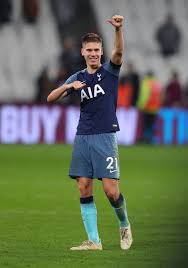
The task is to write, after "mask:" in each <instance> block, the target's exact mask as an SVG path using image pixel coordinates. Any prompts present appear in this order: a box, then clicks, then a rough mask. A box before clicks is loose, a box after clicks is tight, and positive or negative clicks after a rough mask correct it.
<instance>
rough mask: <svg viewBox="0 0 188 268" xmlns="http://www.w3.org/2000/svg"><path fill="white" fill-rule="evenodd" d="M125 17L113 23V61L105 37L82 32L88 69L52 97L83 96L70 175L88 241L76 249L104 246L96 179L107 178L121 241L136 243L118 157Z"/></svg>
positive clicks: (127, 245) (126, 246) (104, 180)
mask: <svg viewBox="0 0 188 268" xmlns="http://www.w3.org/2000/svg"><path fill="white" fill-rule="evenodd" d="M123 21H124V18H123V16H120V15H115V16H113V17H112V18H111V19H109V20H108V22H109V23H110V24H111V25H112V26H113V27H114V29H115V30H114V31H115V38H114V39H115V40H114V48H113V50H112V55H111V59H110V61H108V62H106V63H104V64H101V56H102V54H103V48H102V40H101V38H100V37H99V36H98V35H97V34H94V33H88V34H86V35H84V36H83V37H82V49H81V54H82V56H83V57H84V58H85V61H86V69H84V70H81V71H79V72H77V73H75V74H73V75H72V76H70V77H69V78H68V79H67V81H66V82H65V83H64V84H63V85H62V86H60V87H59V88H57V89H54V90H53V91H52V92H51V93H50V94H49V96H48V99H47V100H48V101H49V102H51V101H56V100H58V99H60V98H61V97H64V96H66V95H68V94H72V93H77V94H79V96H80V119H79V123H78V127H77V133H76V137H75V141H74V148H73V153H72V162H71V166H70V172H69V175H70V177H71V178H73V179H76V181H77V184H78V189H79V192H80V207H81V215H82V219H83V223H84V226H85V230H86V233H87V236H88V240H87V241H84V242H83V243H82V244H81V245H78V246H75V247H72V248H71V250H102V243H101V239H100V237H99V233H98V228H97V209H96V206H95V202H94V198H93V181H94V178H98V179H100V180H102V185H103V189H104V192H105V194H106V196H107V198H108V199H109V201H110V204H111V206H112V207H113V209H114V211H115V213H116V215H117V218H118V222H119V228H120V246H121V249H123V250H126V249H129V248H130V247H131V244H132V234H131V227H130V223H129V220H128V216H127V210H126V202H125V199H124V197H123V195H122V193H121V192H120V190H119V161H118V145H117V137H116V131H118V130H119V125H118V121H117V117H116V105H117V94H118V76H119V72H120V67H121V64H122V58H123V50H124V40H123V31H122V27H123Z"/></svg>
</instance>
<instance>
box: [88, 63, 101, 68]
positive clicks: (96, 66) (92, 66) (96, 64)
mask: <svg viewBox="0 0 188 268" xmlns="http://www.w3.org/2000/svg"><path fill="white" fill-rule="evenodd" d="M90 66H91V68H92V69H97V68H98V67H99V66H100V64H99V63H95V64H90Z"/></svg>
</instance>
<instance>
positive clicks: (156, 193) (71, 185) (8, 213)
mask: <svg viewBox="0 0 188 268" xmlns="http://www.w3.org/2000/svg"><path fill="white" fill-rule="evenodd" d="M71 149H72V148H71V146H65V145H35V146H23V145H1V146H0V268H7V267H11V268H27V267H32V268H43V267H44V268H60V267H61V268H62V267H65V268H66V267H77V268H79V267H99V268H100V267H114V268H116V267H129V268H132V267H133V268H137V267H139V268H142V267H143V268H145V267H160V268H162V267H164V268H172V267H188V257H187V255H188V226H187V225H188V147H149V146H148V147H147V146H146V147H144V146H138V147H120V165H121V182H120V185H121V191H122V192H123V193H124V195H125V197H126V199H127V207H128V214H129V218H130V221H131V223H132V231H133V237H134V244H133V246H132V248H131V249H130V250H129V251H122V250H120V248H119V233H118V224H117V219H116V217H115V214H114V212H113V210H112V208H111V207H110V205H109V203H108V201H107V199H106V197H105V195H104V194H103V192H102V188H101V182H99V181H96V182H95V201H96V205H97V208H98V223H99V231H100V236H101V239H102V242H103V247H104V250H103V251H101V252H71V251H70V250H69V248H70V247H71V246H72V245H77V244H78V243H79V242H81V241H82V240H85V239H86V235H85V232H84V228H83V224H82V221H81V216H80V207H79V195H78V192H77V189H76V184H75V182H74V181H72V180H70V179H68V176H67V173H68V168H69V162H70V157H71Z"/></svg>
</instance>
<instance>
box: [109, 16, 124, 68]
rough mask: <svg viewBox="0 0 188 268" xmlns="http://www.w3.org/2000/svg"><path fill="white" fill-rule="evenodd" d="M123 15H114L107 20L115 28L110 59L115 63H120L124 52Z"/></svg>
mask: <svg viewBox="0 0 188 268" xmlns="http://www.w3.org/2000/svg"><path fill="white" fill-rule="evenodd" d="M123 20H124V18H123V16H121V15H114V16H113V17H112V18H111V19H110V20H108V22H110V23H111V24H112V25H113V26H114V28H115V37H114V38H115V39H114V48H113V50H112V56H111V61H112V62H113V63H115V64H118V65H119V64H121V63H122V60H123V52H124V38H123Z"/></svg>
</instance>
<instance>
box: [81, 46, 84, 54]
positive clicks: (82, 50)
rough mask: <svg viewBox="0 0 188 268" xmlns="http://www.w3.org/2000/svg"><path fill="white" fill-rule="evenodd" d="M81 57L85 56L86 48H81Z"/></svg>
mask: <svg viewBox="0 0 188 268" xmlns="http://www.w3.org/2000/svg"><path fill="white" fill-rule="evenodd" d="M81 55H82V56H84V48H83V47H82V48H81Z"/></svg>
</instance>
